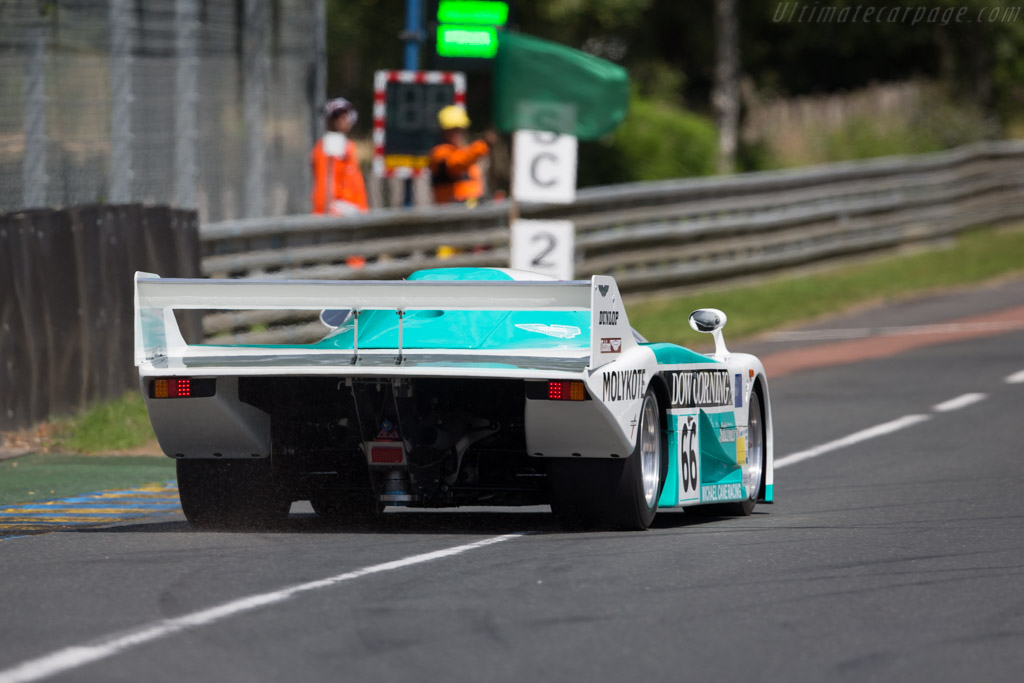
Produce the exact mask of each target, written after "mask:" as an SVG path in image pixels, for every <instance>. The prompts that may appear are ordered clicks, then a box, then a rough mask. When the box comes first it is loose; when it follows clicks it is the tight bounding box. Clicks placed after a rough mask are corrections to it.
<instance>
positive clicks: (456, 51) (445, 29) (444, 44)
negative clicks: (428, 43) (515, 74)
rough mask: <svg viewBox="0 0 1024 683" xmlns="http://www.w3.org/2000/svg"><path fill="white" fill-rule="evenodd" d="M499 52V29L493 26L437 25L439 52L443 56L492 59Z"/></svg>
mask: <svg viewBox="0 0 1024 683" xmlns="http://www.w3.org/2000/svg"><path fill="white" fill-rule="evenodd" d="M497 52H498V31H497V29H495V28H494V27H493V26H460V25H458V24H441V25H440V26H438V27H437V54H439V55H441V56H442V57H476V58H478V59H479V58H482V59H490V58H492V57H494V55H495V54H496V53H497Z"/></svg>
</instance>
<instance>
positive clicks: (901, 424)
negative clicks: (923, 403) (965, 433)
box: [775, 415, 931, 469]
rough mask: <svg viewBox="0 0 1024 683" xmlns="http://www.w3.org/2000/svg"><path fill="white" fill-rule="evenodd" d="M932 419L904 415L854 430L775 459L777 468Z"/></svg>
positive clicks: (924, 416) (925, 416) (926, 416)
mask: <svg viewBox="0 0 1024 683" xmlns="http://www.w3.org/2000/svg"><path fill="white" fill-rule="evenodd" d="M930 419H931V416H929V415H904V416H903V417H901V418H899V419H897V420H893V421H891V422H885V423H883V424H880V425H875V426H874V427H868V428H867V429H862V430H861V431H859V432H854V433H853V434H850V435H849V436H844V437H843V438H841V439H836V440H835V441H829V442H828V443H823V444H821V445H820V446H815V447H813V448H808V449H807V450H804V451H798V452H796V453H791V454H790V455H787V456H786V457H784V458H779V459H778V460H776V461H775V469H779V468H781V467H788V466H789V465H795V464H796V463H798V462H802V461H804V460H810V459H811V458H817V457H818V456H819V455H825V454H826V453H830V452H832V451H836V450H839V449H840V448H846V447H847V446H853V445H854V444H858V443H860V442H862V441H867V440H868V439H874V438H876V437H879V436H885V435H886V434H892V433H893V432H898V431H899V430H901V429H906V428H907V427H913V426H914V425H916V424H919V423H921V422H924V421H926V420H930Z"/></svg>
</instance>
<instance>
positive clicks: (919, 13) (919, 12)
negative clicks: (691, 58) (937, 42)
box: [772, 2, 1021, 26]
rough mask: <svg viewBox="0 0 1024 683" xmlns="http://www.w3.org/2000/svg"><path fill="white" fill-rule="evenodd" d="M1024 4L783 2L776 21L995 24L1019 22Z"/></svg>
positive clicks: (944, 24) (795, 22) (777, 8)
mask: <svg viewBox="0 0 1024 683" xmlns="http://www.w3.org/2000/svg"><path fill="white" fill-rule="evenodd" d="M1020 16H1021V8H1020V7H999V6H993V7H980V8H979V7H934V6H933V7H913V6H902V7H885V6H880V5H874V6H872V5H857V6H856V7H849V6H847V7H822V6H821V3H820V2H815V3H814V4H810V3H805V2H780V3H779V4H777V5H776V6H775V14H774V15H773V16H772V21H774V22H776V23H780V22H785V23H794V24H846V23H850V24H854V23H862V24H871V23H874V24H910V25H911V26H914V25H915V24H939V25H941V26H946V25H947V24H972V23H979V24H980V23H985V24H994V23H999V22H1010V21H1018V20H1019V19H1020Z"/></svg>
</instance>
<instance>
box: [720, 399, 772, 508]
mask: <svg viewBox="0 0 1024 683" xmlns="http://www.w3.org/2000/svg"><path fill="white" fill-rule="evenodd" d="M748 410H749V413H748V417H747V456H746V460H745V462H744V463H743V485H744V486H746V488H747V499H746V500H744V501H741V502H739V503H726V504H725V505H724V506H723V510H722V512H723V513H724V514H727V515H736V516H741V517H744V516H746V515H749V514H750V513H752V512H753V511H754V506H756V505H757V501H758V499H759V498H760V497H761V491H762V489H763V488H764V443H765V438H764V433H765V429H764V409H763V408H762V407H761V390H760V389H759V388H755V389H754V391H753V392H752V393H751V394H750V402H749V406H748Z"/></svg>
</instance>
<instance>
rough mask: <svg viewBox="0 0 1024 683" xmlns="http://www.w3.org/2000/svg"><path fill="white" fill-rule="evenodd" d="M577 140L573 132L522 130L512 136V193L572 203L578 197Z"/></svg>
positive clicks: (522, 197)
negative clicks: (567, 133)
mask: <svg viewBox="0 0 1024 683" xmlns="http://www.w3.org/2000/svg"><path fill="white" fill-rule="evenodd" d="M576 154H577V141H576V137H575V136H573V135H559V134H557V133H550V132H546V131H535V130H518V131H516V133H515V136H514V138H513V140H512V155H513V175H512V197H513V198H515V199H516V200H518V201H521V202H547V203H553V204H571V203H572V202H573V200H575V199H576Z"/></svg>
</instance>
